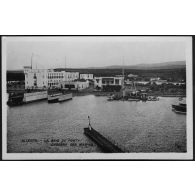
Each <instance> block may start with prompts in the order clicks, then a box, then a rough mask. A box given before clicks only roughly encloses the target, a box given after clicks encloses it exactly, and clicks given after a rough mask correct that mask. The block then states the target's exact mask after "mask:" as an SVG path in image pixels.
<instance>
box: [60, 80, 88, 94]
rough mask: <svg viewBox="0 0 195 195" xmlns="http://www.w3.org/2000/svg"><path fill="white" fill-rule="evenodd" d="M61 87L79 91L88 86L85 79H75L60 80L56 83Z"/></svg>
mask: <svg viewBox="0 0 195 195" xmlns="http://www.w3.org/2000/svg"><path fill="white" fill-rule="evenodd" d="M58 87H59V88H62V89H71V90H78V91H81V90H83V89H86V88H88V87H89V81H86V80H80V79H78V80H75V81H62V82H60V83H59V85H58Z"/></svg>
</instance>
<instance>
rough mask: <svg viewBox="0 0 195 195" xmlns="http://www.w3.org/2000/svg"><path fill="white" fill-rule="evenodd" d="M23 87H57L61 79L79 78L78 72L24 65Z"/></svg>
mask: <svg viewBox="0 0 195 195" xmlns="http://www.w3.org/2000/svg"><path fill="white" fill-rule="evenodd" d="M24 75H25V89H27V88H49V87H57V86H58V84H59V83H60V82H62V81H74V80H76V79H79V72H66V71H54V70H53V69H31V67H29V66H25V67H24Z"/></svg>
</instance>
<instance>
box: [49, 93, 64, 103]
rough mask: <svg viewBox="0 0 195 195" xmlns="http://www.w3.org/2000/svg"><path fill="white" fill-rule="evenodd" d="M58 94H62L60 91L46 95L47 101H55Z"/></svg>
mask: <svg viewBox="0 0 195 195" xmlns="http://www.w3.org/2000/svg"><path fill="white" fill-rule="evenodd" d="M60 96H62V93H54V94H50V95H48V99H47V100H48V103H57V102H58V99H59V97H60Z"/></svg>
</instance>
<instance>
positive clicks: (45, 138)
mask: <svg viewBox="0 0 195 195" xmlns="http://www.w3.org/2000/svg"><path fill="white" fill-rule="evenodd" d="M177 102H178V98H160V101H156V102H127V101H124V102H123V101H113V102H108V101H107V100H106V97H96V96H93V95H88V96H82V97H74V99H73V100H70V101H68V102H63V103H56V104H48V103H47V102H46V101H43V102H38V103H31V104H27V105H23V106H18V107H11V108H10V107H7V111H8V120H7V132H8V133H7V136H8V137H7V138H8V147H7V149H8V152H101V150H100V149H99V148H98V147H97V146H96V144H94V143H93V142H92V141H91V140H90V139H89V138H87V137H86V136H85V135H84V134H83V128H84V127H86V126H87V125H88V119H87V116H88V115H89V116H90V117H91V124H92V126H93V127H94V128H95V129H96V130H97V131H99V132H101V133H102V134H103V135H105V136H106V137H110V138H111V139H112V140H115V141H116V142H117V143H118V144H119V145H122V146H124V147H125V148H126V150H127V151H128V152H186V115H181V114H176V113H174V112H173V111H172V110H171V104H173V103H177ZM29 139H31V140H29ZM52 139H53V140H52ZM52 143H58V144H59V143H60V145H55V144H52Z"/></svg>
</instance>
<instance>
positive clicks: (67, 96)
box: [58, 93, 72, 102]
mask: <svg viewBox="0 0 195 195" xmlns="http://www.w3.org/2000/svg"><path fill="white" fill-rule="evenodd" d="M71 99H72V93H67V94H62V95H60V96H59V97H58V101H59V102H64V101H67V100H71Z"/></svg>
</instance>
